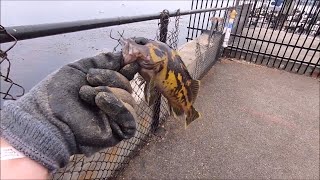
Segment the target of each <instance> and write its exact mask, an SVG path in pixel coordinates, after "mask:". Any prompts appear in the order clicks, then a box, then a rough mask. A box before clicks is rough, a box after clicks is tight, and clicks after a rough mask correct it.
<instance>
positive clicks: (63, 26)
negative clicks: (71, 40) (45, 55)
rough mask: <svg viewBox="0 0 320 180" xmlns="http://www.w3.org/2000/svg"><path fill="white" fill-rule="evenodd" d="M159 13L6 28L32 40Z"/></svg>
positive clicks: (145, 18) (7, 39)
mask: <svg viewBox="0 0 320 180" xmlns="http://www.w3.org/2000/svg"><path fill="white" fill-rule="evenodd" d="M230 8H232V7H224V8H209V9H196V10H188V11H181V12H178V10H177V11H175V12H172V13H169V15H170V17H175V16H179V15H180V16H184V15H189V14H196V13H203V12H210V11H218V10H225V9H230ZM160 15H161V14H160V13H156V14H147V15H139V16H124V17H115V18H104V19H92V20H80V21H72V22H63V23H50V24H38V25H26V26H11V27H6V30H7V32H8V33H10V34H12V35H13V36H14V37H15V38H17V40H24V39H32V38H38V37H44V36H51V35H57V34H63V33H70V32H76V31H83V30H89V29H96V28H102V27H109V26H115V25H121V24H129V23H134V22H142V21H149V20H155V19H159V18H160ZM11 41H13V39H12V38H11V37H10V36H8V35H7V34H5V33H2V34H0V43H6V42H11Z"/></svg>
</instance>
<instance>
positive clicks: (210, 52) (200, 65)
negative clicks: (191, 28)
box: [191, 18, 225, 79]
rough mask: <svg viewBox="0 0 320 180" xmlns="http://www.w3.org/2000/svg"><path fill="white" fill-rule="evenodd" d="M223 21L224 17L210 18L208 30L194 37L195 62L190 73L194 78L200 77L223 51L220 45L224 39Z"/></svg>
mask: <svg viewBox="0 0 320 180" xmlns="http://www.w3.org/2000/svg"><path fill="white" fill-rule="evenodd" d="M224 22H225V18H211V26H210V30H208V31H203V33H202V35H201V36H199V37H198V38H196V39H195V41H196V48H195V53H196V61H195V63H196V64H195V67H194V69H193V72H192V73H191V75H192V77H193V78H194V79H201V78H202V77H203V76H204V75H205V74H206V73H207V72H208V71H209V70H210V69H211V68H212V66H213V65H214V64H215V63H216V62H217V61H218V59H219V58H220V56H221V54H222V51H223V48H222V46H221V45H222V42H223V39H224V34H223V26H224Z"/></svg>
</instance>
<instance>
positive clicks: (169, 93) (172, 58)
mask: <svg viewBox="0 0 320 180" xmlns="http://www.w3.org/2000/svg"><path fill="white" fill-rule="evenodd" d="M143 41H144V42H142V43H141V42H140V43H139V44H137V43H136V40H135V39H132V38H128V39H124V38H123V39H122V41H121V45H122V47H123V48H122V55H123V59H124V62H125V64H129V63H132V62H135V61H137V62H138V64H139V66H140V67H141V69H140V70H139V74H140V75H141V76H142V78H143V79H144V80H145V81H146V85H145V89H144V91H145V99H146V101H147V103H148V104H149V105H152V104H154V103H155V101H156V99H157V91H158V92H160V93H161V94H162V95H163V96H164V97H165V98H166V99H167V100H168V104H169V107H170V112H171V113H172V114H173V115H174V117H177V116H182V115H185V118H186V119H185V127H187V126H188V125H190V123H192V122H193V121H194V120H196V119H198V118H200V116H201V115H200V113H199V112H198V111H197V110H196V109H195V108H194V107H193V104H194V102H195V100H196V98H197V95H198V92H199V88H200V81H199V80H194V79H192V77H191V76H190V73H189V72H188V70H187V67H186V65H185V64H184V62H183V61H182V59H181V56H180V55H179V54H178V52H177V51H176V50H174V49H172V48H171V47H170V46H169V45H167V44H165V43H163V42H160V41H156V40H148V39H143Z"/></svg>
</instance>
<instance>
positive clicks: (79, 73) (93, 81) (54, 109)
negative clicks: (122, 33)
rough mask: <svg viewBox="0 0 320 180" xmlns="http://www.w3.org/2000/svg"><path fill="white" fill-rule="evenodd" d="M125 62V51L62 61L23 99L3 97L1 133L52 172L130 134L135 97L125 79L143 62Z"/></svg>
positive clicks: (134, 117) (131, 132)
mask: <svg viewBox="0 0 320 180" xmlns="http://www.w3.org/2000/svg"><path fill="white" fill-rule="evenodd" d="M122 67H123V57H122V55H121V53H118V54H112V53H107V54H100V55H97V56H95V57H91V58H84V59H81V60H79V61H76V62H74V63H70V64H68V65H66V66H63V67H62V68H61V69H59V70H57V71H56V72H54V73H52V74H51V75H49V76H48V77H47V78H46V79H44V80H43V81H41V82H40V83H39V84H38V85H36V86H35V87H34V88H33V89H31V90H30V92H29V93H27V94H26V95H24V96H23V97H21V98H20V99H19V100H17V101H6V102H5V105H4V107H3V110H2V111H1V137H2V138H4V139H5V140H7V141H8V142H9V143H10V144H11V145H12V146H13V147H14V148H16V149H17V150H18V151H20V152H22V153H24V154H25V155H26V156H28V157H29V158H31V159H33V160H35V161H37V162H39V163H41V164H42V165H44V166H45V167H46V168H48V169H49V171H54V170H56V169H58V168H61V167H64V166H65V165H66V164H67V163H68V161H69V158H70V156H71V155H73V154H86V155H91V154H93V153H94V152H97V151H98V150H101V149H103V148H106V147H111V146H114V145H116V144H117V143H119V142H120V141H121V140H123V139H128V138H130V137H132V136H133V135H134V133H135V131H136V122H135V119H136V114H135V112H134V106H135V102H134V100H133V98H132V96H131V94H130V93H131V92H132V89H131V86H130V84H129V81H128V79H127V78H129V79H132V78H133V76H134V74H135V73H136V72H137V71H138V68H139V66H137V65H136V64H130V65H128V66H125V67H124V68H122ZM117 71H118V72H117ZM119 72H120V73H121V74H120V73H119ZM122 74H123V75H122Z"/></svg>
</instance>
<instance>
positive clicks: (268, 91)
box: [120, 60, 319, 179]
mask: <svg viewBox="0 0 320 180" xmlns="http://www.w3.org/2000/svg"><path fill="white" fill-rule="evenodd" d="M195 106H196V108H197V109H198V110H199V112H201V114H202V118H201V120H198V121H196V122H194V123H193V124H191V125H190V126H189V127H188V128H187V129H184V123H183V121H182V120H180V121H178V120H175V119H169V120H168V121H167V122H166V123H165V124H164V127H163V128H162V129H160V132H159V133H158V134H157V135H156V136H155V137H154V138H153V139H152V140H151V142H150V143H149V144H148V145H147V146H145V148H144V149H143V150H142V151H141V153H140V154H139V155H138V156H137V157H135V158H134V159H133V160H132V161H131V162H130V164H129V167H128V168H126V170H125V171H124V174H123V175H122V176H121V177H120V179H196V178H197V179H209V178H210V179H212V178H215V179H247V178H250V179H266V178H272V179H319V80H317V79H313V78H310V77H306V76H303V75H296V74H292V73H288V72H285V71H280V70H276V69H271V68H267V67H262V66H257V65H252V64H247V63H245V62H237V61H230V60H223V61H222V62H220V63H217V64H216V65H215V67H214V68H213V69H212V70H211V71H210V72H209V73H208V74H207V75H206V76H205V77H204V78H203V79H202V81H201V89H200V93H199V96H198V99H197V101H196V105H195Z"/></svg>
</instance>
